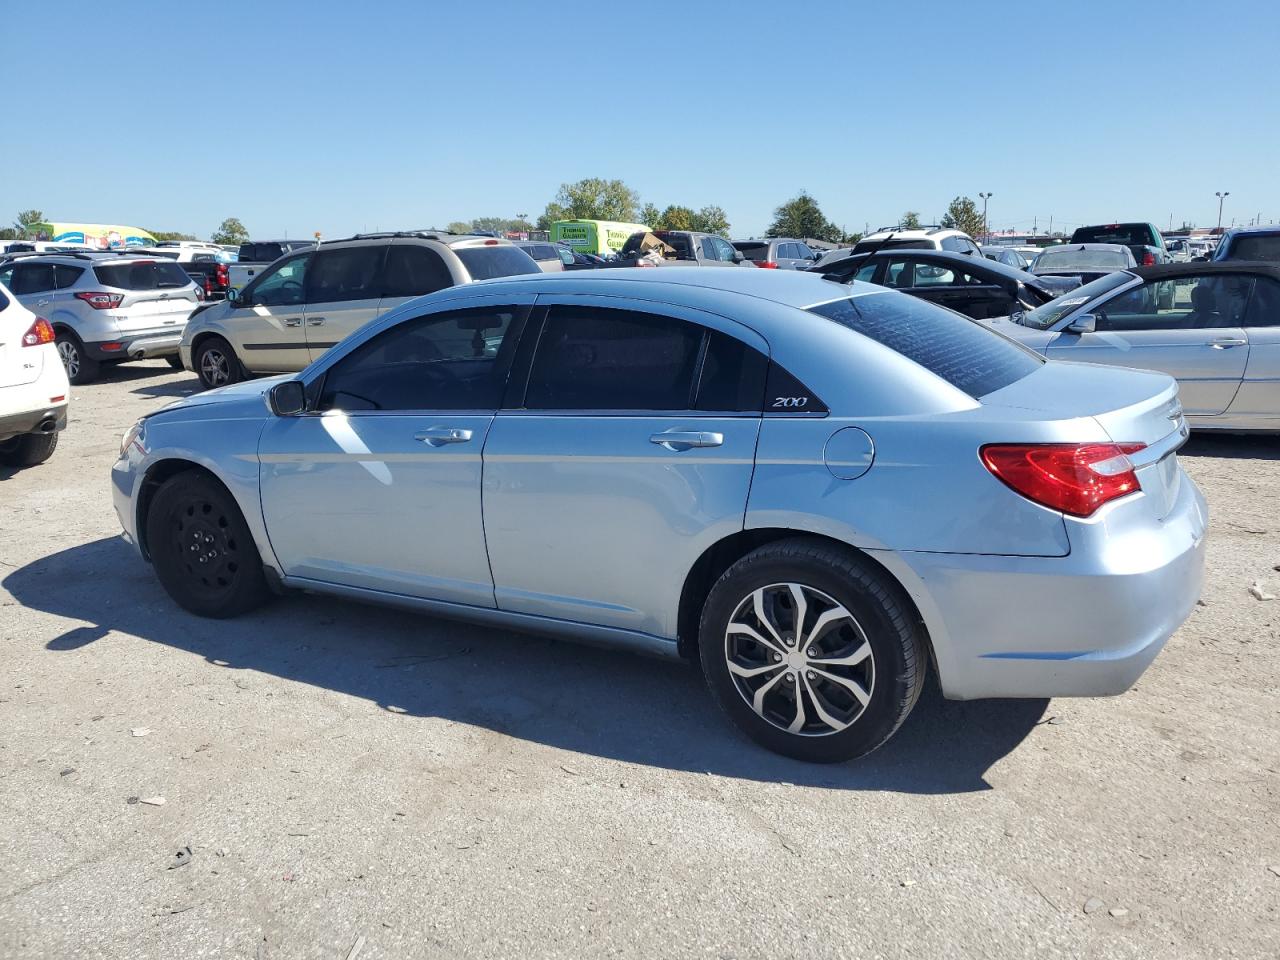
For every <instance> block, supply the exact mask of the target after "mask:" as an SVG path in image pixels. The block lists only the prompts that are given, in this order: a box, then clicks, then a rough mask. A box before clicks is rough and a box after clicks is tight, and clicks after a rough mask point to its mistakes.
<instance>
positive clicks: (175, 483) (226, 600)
mask: <svg viewBox="0 0 1280 960" xmlns="http://www.w3.org/2000/svg"><path fill="white" fill-rule="evenodd" d="M147 549H148V552H149V553H150V554H151V564H152V566H154V567H155V570H156V576H157V577H159V578H160V583H161V584H162V585H163V586H164V588H165V590H166V591H167V592H168V594H169V596H171V597H172V598H173V599H174V600H175V601H177V603H178V605H179V606H181V607H184V608H185V609H187V610H190V611H191V612H192V613H194V614H197V615H199V616H202V617H212V618H214V619H223V618H226V617H234V616H237V615H239V614H241V613H246V612H247V611H249V610H252V609H253V608H254V607H257V606H260V605H261V604H263V603H264V602H265V601H266V600H267V597H268V593H269V591H268V588H267V581H266V577H265V576H264V575H263V572H262V558H261V557H260V556H259V555H258V548H257V546H256V545H255V544H254V542H253V534H252V533H250V531H249V526H248V524H246V523H245V520H244V516H243V515H242V514H241V513H240V508H239V507H238V506H237V505H236V502H235V500H234V498H233V497H232V496H231V494H230V493H228V492H227V490H226V488H225V487H223V486H222V484H220V483H218V482H217V481H216V480H214V479H213V478H211V477H209V476H206V475H204V474H202V473H197V472H189V473H181V474H178V475H177V476H176V477H173V478H172V479H170V480H168V481H166V482H165V483H164V485H163V486H161V487H160V489H159V490H157V491H156V494H155V497H154V498H153V499H152V501H151V506H150V508H149V509H148V511H147Z"/></svg>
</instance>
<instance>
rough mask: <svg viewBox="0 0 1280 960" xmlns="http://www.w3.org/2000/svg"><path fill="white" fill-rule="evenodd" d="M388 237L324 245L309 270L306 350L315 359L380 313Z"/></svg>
mask: <svg viewBox="0 0 1280 960" xmlns="http://www.w3.org/2000/svg"><path fill="white" fill-rule="evenodd" d="M389 246H390V244H389V243H387V241H385V240H383V241H366V242H365V243H362V244H360V245H359V246H351V247H337V248H328V249H325V248H321V250H320V251H319V252H317V253H316V254H315V256H314V258H313V259H312V262H311V267H310V268H309V269H308V271H307V308H306V312H305V322H306V330H307V350H308V352H309V353H310V357H311V359H312V360H316V359H318V358H320V357H322V356H324V354H325V353H326V352H327V351H328V350H329V349H330V348H331V347H334V346H336V345H337V344H338V342H339V341H340V340H343V339H345V338H347V337H349V336H351V334H353V333H355V332H356V331H357V330H359V329H360V328H361V327H363V326H364V325H365V324H366V323H368V322H369V321H370V320H372V319H373V318H374V317H376V316H378V313H379V309H378V308H379V301H381V299H382V290H381V287H380V281H381V275H382V263H383V260H384V259H386V254H387V248H388V247H389Z"/></svg>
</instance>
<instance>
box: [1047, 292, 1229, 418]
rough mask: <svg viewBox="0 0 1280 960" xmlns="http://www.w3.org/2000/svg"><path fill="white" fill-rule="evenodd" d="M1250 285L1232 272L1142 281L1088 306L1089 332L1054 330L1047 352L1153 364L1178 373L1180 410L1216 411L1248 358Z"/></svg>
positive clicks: (1148, 366) (1222, 409)
mask: <svg viewBox="0 0 1280 960" xmlns="http://www.w3.org/2000/svg"><path fill="white" fill-rule="evenodd" d="M1252 285H1253V279H1252V278H1251V277H1248V276H1245V275H1235V274H1213V275H1211V276H1201V277H1190V278H1185V279H1181V280H1173V279H1170V280H1161V281H1151V282H1148V283H1144V284H1141V285H1140V286H1137V287H1132V288H1130V289H1128V290H1126V291H1124V292H1122V293H1119V294H1117V295H1116V296H1113V297H1112V298H1111V299H1109V300H1106V301H1104V302H1103V303H1101V304H1098V305H1097V306H1095V307H1093V308H1092V313H1093V315H1094V317H1095V320H1096V324H1097V329H1096V330H1095V332H1093V333H1086V334H1074V333H1069V332H1067V331H1061V332H1059V333H1058V334H1057V335H1056V337H1055V339H1054V340H1053V341H1052V342H1050V344H1049V346H1048V349H1047V353H1048V355H1049V356H1050V357H1051V358H1054V359H1058V360H1081V361H1086V362H1089V363H1109V364H1115V365H1117V366H1124V367H1138V368H1140V369H1143V370H1159V371H1161V372H1162V373H1167V374H1169V375H1170V376H1171V377H1173V378H1174V379H1176V380H1177V381H1178V385H1179V389H1180V393H1181V397H1182V406H1183V409H1184V411H1185V412H1186V414H1187V416H1195V417H1214V416H1218V415H1220V414H1222V413H1223V412H1225V411H1226V409H1227V408H1228V407H1229V406H1230V405H1231V402H1232V400H1233V399H1234V398H1235V395H1236V392H1237V391H1238V390H1239V388H1240V383H1241V380H1242V378H1243V377H1244V371H1245V366H1246V364H1247V362H1248V359H1249V340H1248V337H1247V335H1246V334H1245V330H1244V313H1245V309H1246V307H1247V305H1248V302H1249V295H1250V291H1251V289H1252ZM1166 304H1167V306H1166Z"/></svg>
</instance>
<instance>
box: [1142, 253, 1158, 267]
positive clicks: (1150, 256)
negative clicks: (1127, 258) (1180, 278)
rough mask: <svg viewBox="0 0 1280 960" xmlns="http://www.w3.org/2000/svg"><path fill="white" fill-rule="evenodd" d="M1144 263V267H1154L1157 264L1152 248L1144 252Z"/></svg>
mask: <svg viewBox="0 0 1280 960" xmlns="http://www.w3.org/2000/svg"><path fill="white" fill-rule="evenodd" d="M1142 265H1143V266H1144V267H1154V266H1155V265H1156V255H1155V254H1154V253H1152V252H1151V251H1150V250H1144V251H1143V252H1142Z"/></svg>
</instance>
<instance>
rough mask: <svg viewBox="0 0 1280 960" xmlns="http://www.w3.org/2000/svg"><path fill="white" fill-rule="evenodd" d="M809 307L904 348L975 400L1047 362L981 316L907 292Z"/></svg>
mask: <svg viewBox="0 0 1280 960" xmlns="http://www.w3.org/2000/svg"><path fill="white" fill-rule="evenodd" d="M809 310H810V312H811V313H816V314H819V315H820V316H824V317H826V318H827V319H828V320H834V321H835V322H836V323H838V324H840V325H841V326H845V327H848V328H849V329H850V330H853V331H854V332H856V333H860V334H862V335H863V336H864V337H869V338H870V339H872V340H875V341H876V342H877V343H881V344H883V345H884V346H886V347H888V348H889V349H890V350H894V351H896V352H898V353H900V354H902V355H903V356H904V357H906V358H907V359H908V360H911V361H914V362H915V363H918V364H919V365H920V366H922V367H924V368H925V369H926V370H928V371H929V372H930V373H932V374H934V375H936V376H938V377H941V378H942V379H943V380H945V381H947V383H949V384H951V385H952V386H953V387H955V388H956V389H958V390H963V391H964V392H965V393H967V394H968V395H969V396H971V397H973V398H974V399H975V400H976V399H979V398H981V397H984V396H986V395H987V394H989V393H994V392H995V391H996V390H999V389H1001V388H1002V387H1007V386H1008V385H1009V384H1011V383H1014V382H1016V381H1018V380H1021V379H1022V378H1023V377H1025V376H1027V375H1028V374H1031V373H1034V372H1035V371H1036V370H1037V369H1039V367H1040V365H1041V364H1042V363H1044V361H1043V359H1041V358H1040V357H1039V356H1038V355H1037V354H1035V353H1032V352H1031V351H1030V350H1027V349H1025V348H1024V347H1021V346H1019V345H1018V344H1016V343H1014V342H1013V341H1012V340H1007V339H1005V338H1004V337H1002V336H1001V335H1000V334H998V333H996V332H995V331H994V330H991V329H988V328H987V327H984V326H982V325H981V324H980V323H978V322H977V321H975V320H970V319H969V318H968V317H965V316H962V315H961V314H958V313H953V312H952V311H950V310H944V309H943V308H942V307H939V306H937V305H936V304H932V303H929V302H928V301H927V300H920V299H918V298H916V297H909V296H907V295H906V294H904V293H875V294H869V295H864V296H859V297H850V298H848V299H844V300H835V301H832V302H831V303H824V304H820V305H819V306H816V307H810V308H809Z"/></svg>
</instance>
